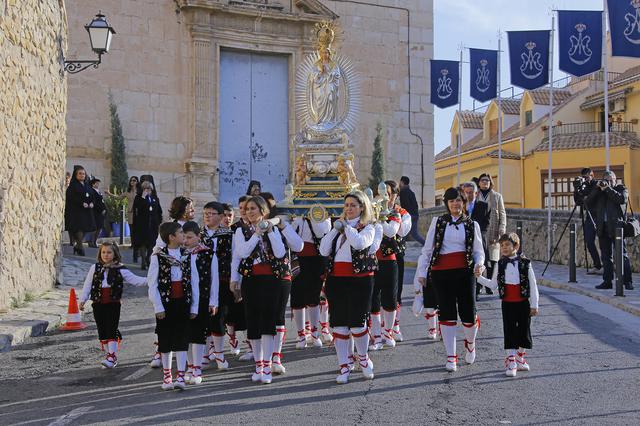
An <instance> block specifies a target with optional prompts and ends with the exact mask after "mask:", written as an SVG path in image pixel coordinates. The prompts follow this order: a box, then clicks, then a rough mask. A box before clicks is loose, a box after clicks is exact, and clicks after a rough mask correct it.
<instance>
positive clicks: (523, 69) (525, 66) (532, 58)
mask: <svg viewBox="0 0 640 426" xmlns="http://www.w3.org/2000/svg"><path fill="white" fill-rule="evenodd" d="M524 46H525V47H526V48H527V53H523V54H521V55H520V57H521V58H522V65H521V66H520V73H521V74H522V75H523V76H524V77H525V78H528V79H529V80H534V79H536V78H538V77H540V75H541V74H542V71H543V70H544V67H543V66H542V64H541V63H540V52H535V53H534V51H535V48H536V44H535V43H534V42H532V41H530V42H527V44H525V45H524Z"/></svg>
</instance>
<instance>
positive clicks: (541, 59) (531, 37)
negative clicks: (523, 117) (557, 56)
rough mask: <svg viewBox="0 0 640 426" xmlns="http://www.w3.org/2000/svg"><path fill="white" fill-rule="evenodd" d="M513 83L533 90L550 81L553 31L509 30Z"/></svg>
mask: <svg viewBox="0 0 640 426" xmlns="http://www.w3.org/2000/svg"><path fill="white" fill-rule="evenodd" d="M508 35H509V62H510V67H511V84H513V85H514V86H518V87H522V88H523V89H527V90H533V89H537V88H539V87H542V86H544V85H545V84H547V83H549V39H550V35H551V31H549V30H542V31H509V32H508Z"/></svg>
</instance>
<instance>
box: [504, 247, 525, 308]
mask: <svg viewBox="0 0 640 426" xmlns="http://www.w3.org/2000/svg"><path fill="white" fill-rule="evenodd" d="M516 261H517V262H518V273H519V275H520V295H521V296H522V297H524V298H527V299H528V298H529V265H530V264H531V261H530V260H529V259H528V258H526V257H524V256H520V257H517V258H516ZM508 264H509V258H508V257H502V258H500V260H499V261H498V294H499V295H500V298H501V299H502V298H503V297H504V286H505V285H507V283H506V282H505V272H506V270H507V265H508Z"/></svg>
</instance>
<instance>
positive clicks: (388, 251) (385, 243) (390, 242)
mask: <svg viewBox="0 0 640 426" xmlns="http://www.w3.org/2000/svg"><path fill="white" fill-rule="evenodd" d="M397 236H398V234H396V235H394V236H393V237H387V236H386V235H383V236H382V241H381V242H380V252H381V253H382V255H383V256H385V257H386V256H391V255H392V254H398V253H400V248H399V246H398V240H397V239H396V237H397Z"/></svg>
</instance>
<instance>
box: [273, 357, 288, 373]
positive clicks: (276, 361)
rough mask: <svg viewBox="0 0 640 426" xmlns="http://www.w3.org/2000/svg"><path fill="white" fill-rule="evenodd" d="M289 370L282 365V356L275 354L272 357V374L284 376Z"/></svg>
mask: <svg viewBox="0 0 640 426" xmlns="http://www.w3.org/2000/svg"><path fill="white" fill-rule="evenodd" d="M286 372H287V369H286V368H284V365H282V354H278V353H275V354H273V356H272V357H271V373H272V374H284V373H286Z"/></svg>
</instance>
